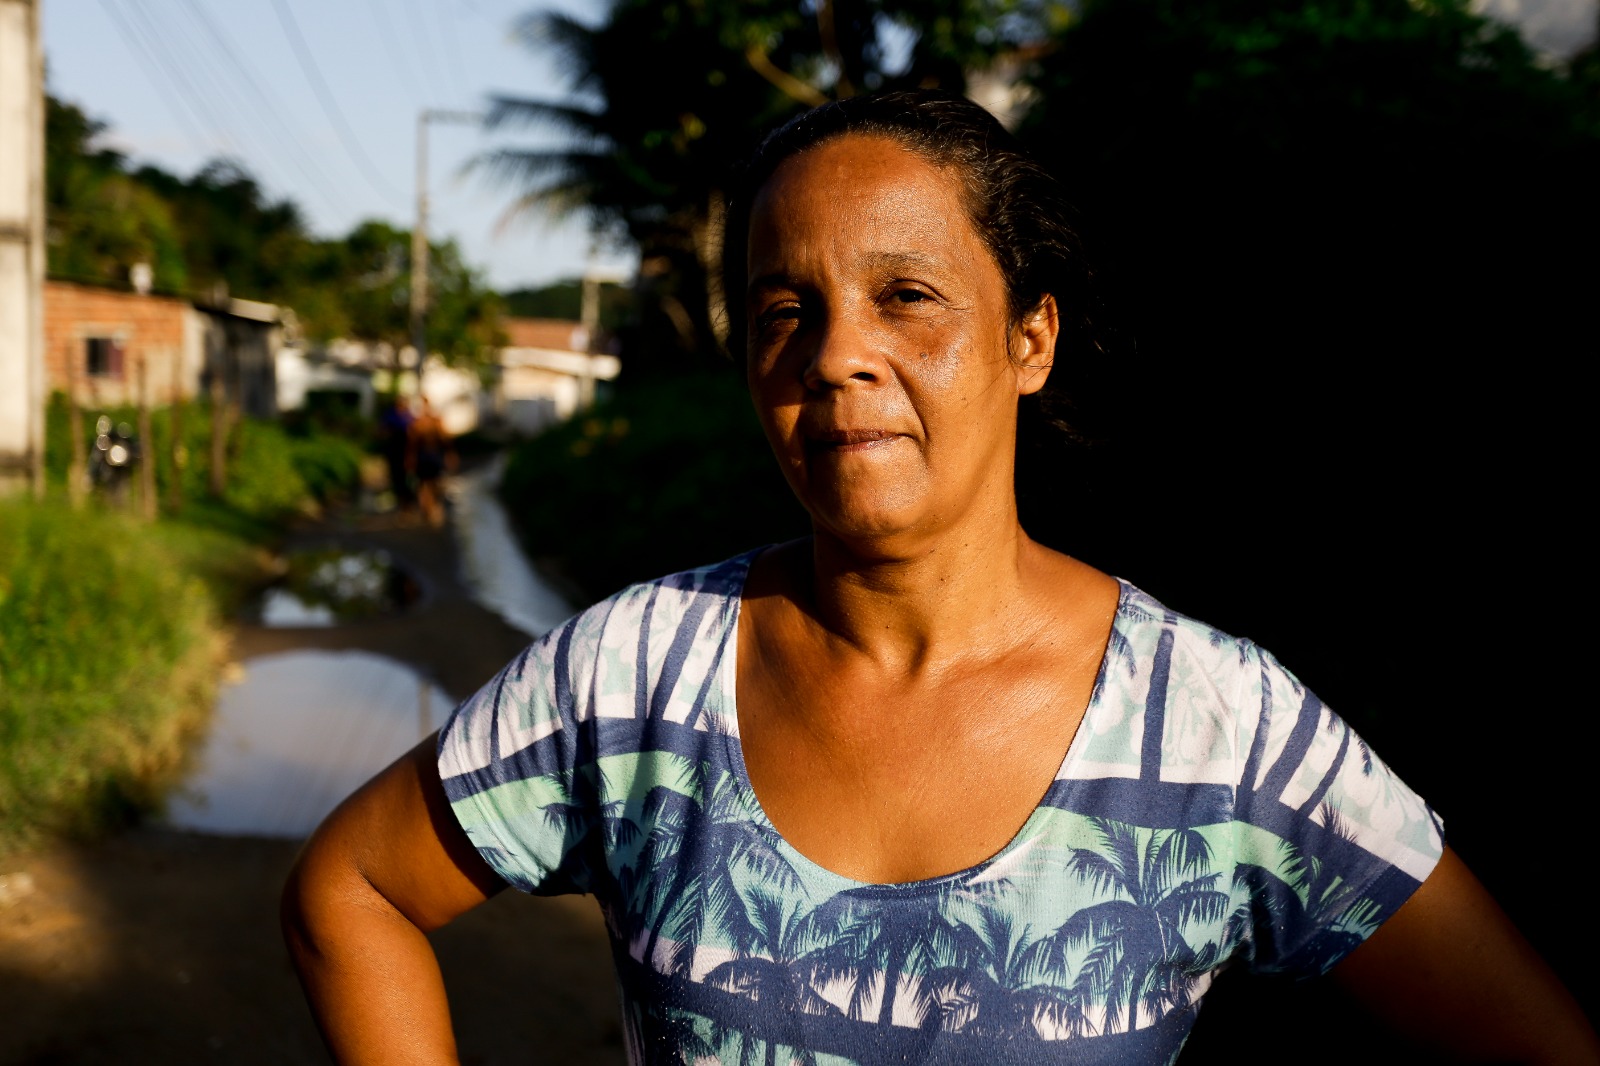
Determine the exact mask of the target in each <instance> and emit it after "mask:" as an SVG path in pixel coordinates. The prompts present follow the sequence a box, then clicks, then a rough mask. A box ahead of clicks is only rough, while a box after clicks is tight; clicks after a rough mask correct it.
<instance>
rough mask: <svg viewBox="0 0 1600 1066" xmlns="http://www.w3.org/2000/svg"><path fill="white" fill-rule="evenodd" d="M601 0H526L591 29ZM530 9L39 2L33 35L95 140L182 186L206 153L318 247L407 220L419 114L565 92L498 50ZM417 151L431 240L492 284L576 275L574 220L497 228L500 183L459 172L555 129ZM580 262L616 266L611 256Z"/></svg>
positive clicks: (577, 226) (442, 4) (490, 2)
mask: <svg viewBox="0 0 1600 1066" xmlns="http://www.w3.org/2000/svg"><path fill="white" fill-rule="evenodd" d="M602 3H603V0H559V2H557V3H553V4H552V3H545V4H541V5H539V6H540V8H541V9H547V8H555V9H558V10H562V11H566V12H568V13H571V14H574V15H577V16H578V17H580V18H588V19H592V18H593V17H594V16H595V14H596V13H597V12H598V11H599V10H601V9H602ZM533 8H534V5H532V4H529V3H526V2H525V0H321V2H319V3H312V2H310V0H251V2H249V3H244V2H240V0H42V6H41V12H42V29H41V34H42V37H43V43H44V52H45V63H46V69H47V79H48V85H49V90H50V92H51V93H53V94H54V95H56V96H59V97H61V98H63V99H66V100H69V101H71V102H73V103H75V104H77V105H78V106H80V107H82V108H83V109H84V110H86V111H87V112H88V113H89V114H90V115H91V116H92V117H94V118H97V119H100V120H102V121H104V122H107V123H109V125H110V127H111V128H110V131H109V134H108V137H107V142H108V143H109V144H111V145H112V146H114V147H116V148H118V149H120V150H122V151H124V152H126V153H127V154H128V155H129V156H130V157H131V158H132V159H133V160H134V162H135V163H146V162H148V163H154V164H156V165H158V166H161V167H163V168H165V169H168V170H172V171H175V172H177V173H179V174H182V175H185V176H187V175H189V174H192V173H193V172H194V171H196V170H197V169H199V168H200V167H201V166H202V165H204V163H205V162H206V161H208V160H210V159H214V158H216V157H218V156H228V157H231V158H234V159H238V160H240V161H242V162H243V163H244V165H245V167H246V169H248V170H249V171H250V172H251V173H252V174H253V175H254V176H255V177H256V178H257V180H258V181H260V182H261V183H262V185H263V186H264V187H265V189H266V190H267V192H268V194H269V195H270V196H273V197H274V198H281V197H288V198H290V199H292V200H294V201H295V202H296V203H298V204H299V205H300V208H301V209H302V211H303V212H304V214H305V216H306V218H307V221H308V222H309V223H310V225H311V227H312V229H313V230H314V231H315V232H317V233H318V234H320V235H323V236H333V235H337V234H342V233H345V232H347V231H348V230H350V229H351V228H352V227H353V226H354V225H355V224H356V223H357V222H360V221H361V220H363V219H367V218H374V217H376V218H384V219H387V220H389V221H392V222H394V223H396V224H399V225H402V226H405V227H409V226H411V224H412V221H413V219H414V218H415V212H416V154H415V153H416V125H417V114H418V112H419V111H420V110H421V109H423V108H429V109H441V108H442V109H453V110H460V111H468V112H472V111H477V112H481V111H482V110H483V109H484V107H485V106H486V104H487V102H488V99H489V98H490V96H492V95H494V94H505V95H513V96H529V97H545V98H550V99H561V98H563V97H565V96H566V95H567V86H566V83H565V81H564V79H563V78H562V77H561V76H560V75H559V73H558V71H557V70H556V69H555V68H554V65H553V64H552V62H551V59H550V57H549V56H546V55H541V54H538V53H536V52H534V51H532V50H530V49H529V48H528V47H526V46H525V45H524V44H522V43H520V42H518V41H516V40H514V39H513V36H512V28H513V26H514V25H515V24H516V23H517V22H518V21H519V19H520V18H521V17H522V16H523V15H525V14H526V13H528V12H529V11H530V10H533ZM282 11H287V13H288V15H289V16H290V19H289V20H288V22H287V26H288V27H289V28H286V23H285V21H282V20H280V17H279V13H280V12H282ZM296 31H298V34H299V37H300V40H301V42H302V43H303V45H304V52H305V54H306V56H307V57H308V58H307V60H306V62H307V63H308V64H309V73H308V67H307V66H303V65H302V60H301V58H300V53H299V52H298V51H297V48H296V45H295V42H294V38H293V36H292V35H293V34H294V33H295V32H296ZM319 81H320V83H321V86H322V87H325V94H319V92H318V88H319V84H318V83H319ZM324 99H328V100H331V108H330V107H325V105H324V103H323V100H324ZM428 141H429V145H428V147H429V163H430V167H429V192H430V209H429V214H430V221H429V227H428V229H429V233H430V235H431V236H433V237H435V238H436V239H437V238H441V237H453V238H455V239H456V240H457V241H458V242H459V243H460V244H461V246H462V248H463V250H464V251H465V253H466V258H467V261H468V262H469V263H471V264H472V265H473V266H475V267H477V268H478V269H480V270H483V271H484V272H485V273H486V274H487V276H488V279H489V281H490V283H491V284H492V285H494V286H495V287H496V288H499V289H502V290H505V289H512V288H518V287H521V286H525V285H539V284H544V283H548V282H551V281H555V280H558V279H561V278H564V277H573V276H577V275H578V274H580V273H582V272H583V270H584V269H585V266H586V264H587V263H588V262H589V257H590V248H591V240H590V238H589V235H588V230H587V228H586V226H585V224H584V222H583V220H582V219H568V220H565V221H557V220H552V219H549V218H548V217H545V216H542V215H532V216H528V215H524V216H522V218H521V219H520V220H519V221H516V222H512V223H511V224H509V225H508V224H506V223H505V215H506V213H507V209H508V207H509V206H510V204H511V203H512V201H513V200H514V199H515V195H514V192H513V190H512V189H510V188H506V187H502V186H497V185H495V184H493V183H491V182H490V181H488V180H487V179H486V178H483V177H479V176H473V175H464V174H463V172H462V171H463V167H464V166H465V165H466V164H467V163H468V162H469V161H470V160H471V159H472V158H473V157H474V156H476V155H478V154H479V153H481V152H483V151H484V150H486V149H488V148H491V147H494V146H497V145H503V144H511V145H530V144H537V143H541V142H542V143H544V144H546V145H556V144H559V143H560V138H559V136H558V135H557V134H555V133H553V132H540V131H534V132H528V131H518V132H514V133H507V132H497V133H493V134H491V133H486V132H484V131H482V130H480V129H477V128H476V127H474V126H471V125H459V124H451V123H444V122H433V123H430V124H429V135H428ZM595 262H596V265H597V266H599V267H600V268H602V269H607V270H628V269H631V266H632V265H633V261H632V257H631V256H630V255H628V254H626V253H618V252H616V251H614V250H613V251H610V252H609V253H607V252H606V251H605V250H602V253H601V254H600V255H599V256H598V257H597V259H596V260H595Z"/></svg>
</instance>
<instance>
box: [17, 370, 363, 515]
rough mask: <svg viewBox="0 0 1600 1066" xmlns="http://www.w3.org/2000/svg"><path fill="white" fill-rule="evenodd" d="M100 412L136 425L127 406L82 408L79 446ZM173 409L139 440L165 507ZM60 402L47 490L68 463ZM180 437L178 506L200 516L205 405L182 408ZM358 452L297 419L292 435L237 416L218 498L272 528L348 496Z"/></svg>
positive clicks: (54, 406)
mask: <svg viewBox="0 0 1600 1066" xmlns="http://www.w3.org/2000/svg"><path fill="white" fill-rule="evenodd" d="M100 415H105V416H107V417H109V418H110V419H111V420H112V421H113V422H118V423H127V424H128V425H129V426H130V427H136V426H137V425H138V415H137V412H136V411H135V410H134V409H133V408H131V407H86V408H84V410H83V426H82V429H83V434H84V441H83V446H84V447H85V448H89V447H92V446H93V441H94V435H95V429H94V425H95V421H96V419H97V418H98V417H99V416H100ZM173 416H174V412H173V410H172V408H170V407H162V408H157V409H154V410H152V411H151V412H150V430H151V434H152V436H153V437H154V440H153V441H146V442H141V443H142V444H143V446H144V454H145V461H147V462H154V463H155V473H156V493H157V496H158V497H159V499H160V501H161V506H162V507H163V508H166V507H167V506H168V504H169V501H170V499H171V497H170V486H171V481H172V478H173V476H174V470H173V448H172V438H173V423H174V417H173ZM68 422H69V419H68V413H67V403H66V397H64V396H63V395H62V394H60V393H57V394H55V395H54V396H52V397H51V401H50V410H49V420H48V423H47V426H46V449H45V452H46V469H47V476H48V480H49V483H50V484H51V485H52V486H53V487H57V488H65V486H66V482H67V469H68V464H69V461H70V443H71V442H70V430H69V427H68ZM178 428H179V431H180V432H181V437H182V439H181V441H180V447H179V449H178V455H179V457H180V462H179V469H178V471H177V476H178V478H179V488H180V489H181V496H182V499H183V501H184V505H185V506H187V505H189V504H191V503H193V504H197V505H198V506H199V509H200V512H201V514H202V515H206V514H213V513H214V512H215V504H216V503H217V502H218V501H214V500H212V499H211V498H210V485H209V472H210V467H209V462H210V454H211V411H210V409H209V407H207V406H206V405H205V404H199V403H191V404H187V405H185V407H184V409H183V412H182V415H181V419H180V420H179V427H178ZM361 456H362V447H361V445H359V444H357V443H356V442H355V441H353V440H349V439H347V438H345V437H341V436H335V435H331V434H328V433H324V432H322V431H320V430H319V429H317V428H316V426H315V424H313V423H310V422H306V421H304V420H302V421H301V422H299V423H297V424H296V426H295V431H291V430H290V429H287V428H285V427H284V426H281V425H279V424H277V423H275V422H264V421H260V420H258V419H252V418H246V419H242V420H241V421H240V422H239V423H238V424H237V425H236V426H234V427H233V429H232V431H231V432H230V434H229V442H228V483H227V489H226V491H225V492H224V494H223V499H222V500H221V501H220V502H221V503H222V504H223V505H224V506H225V507H227V508H228V509H231V510H232V511H233V512H235V513H234V514H233V515H232V516H230V517H231V518H232V519H233V520H234V521H235V522H236V521H237V520H239V519H244V520H246V521H250V522H256V523H266V524H271V523H275V522H280V521H282V520H283V519H284V518H285V517H287V516H289V515H291V514H294V513H297V512H299V511H301V510H303V509H304V508H305V507H306V506H307V504H308V503H312V502H327V501H329V500H332V499H335V498H337V497H339V496H341V495H345V494H348V493H351V492H354V491H355V489H356V487H357V486H358V484H359V483H360V465H361Z"/></svg>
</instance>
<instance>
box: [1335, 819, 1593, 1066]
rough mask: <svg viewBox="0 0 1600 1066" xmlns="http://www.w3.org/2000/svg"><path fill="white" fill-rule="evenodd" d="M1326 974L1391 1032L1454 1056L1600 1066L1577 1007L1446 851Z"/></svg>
mask: <svg viewBox="0 0 1600 1066" xmlns="http://www.w3.org/2000/svg"><path fill="white" fill-rule="evenodd" d="M1333 975H1334V977H1335V978H1336V979H1337V980H1338V981H1339V982H1340V984H1341V985H1342V986H1343V987H1344V988H1345V989H1346V990H1347V991H1348V992H1349V993H1350V994H1352V995H1353V996H1355V997H1356V998H1357V999H1358V1000H1360V1001H1361V1002H1362V1003H1363V1004H1365V1005H1366V1007H1367V1008H1368V1009H1369V1010H1371V1011H1372V1013H1373V1014H1375V1015H1377V1016H1378V1017H1379V1018H1380V1019H1382V1020H1383V1021H1384V1022H1385V1023H1387V1024H1388V1025H1389V1026H1391V1027H1392V1028H1393V1029H1394V1030H1395V1031H1396V1032H1397V1033H1400V1034H1404V1035H1405V1036H1406V1037H1408V1038H1410V1039H1413V1040H1415V1041H1417V1042H1418V1044H1420V1045H1423V1046H1426V1047H1429V1048H1437V1049H1439V1050H1440V1051H1444V1052H1446V1053H1448V1054H1451V1055H1453V1056H1457V1057H1459V1058H1461V1059H1462V1060H1465V1061H1476V1062H1518V1063H1563V1064H1569V1063H1570V1064H1580V1063H1582V1064H1600V1039H1597V1038H1596V1036H1595V1032H1594V1030H1593V1029H1592V1028H1591V1027H1590V1025H1589V1023H1588V1021H1587V1019H1585V1017H1584V1015H1583V1011H1582V1010H1581V1009H1579V1007H1578V1004H1577V1002H1576V1001H1575V1000H1574V999H1573V998H1572V995H1571V994H1570V993H1569V992H1568V991H1567V990H1566V989H1565V988H1564V987H1563V986H1562V984H1561V982H1560V980H1558V979H1557V977H1556V975H1555V974H1554V973H1553V972H1552V971H1551V969H1550V967H1549V966H1547V965H1546V964H1545V962H1544V960H1543V959H1541V958H1540V957H1539V956H1538V954H1537V953H1535V952H1534V950H1533V948H1532V947H1531V946H1530V945H1529V944H1528V942H1527V941H1526V940H1524V939H1523V937H1522V934H1521V933H1519V932H1517V929H1516V927H1515V926H1513V925H1512V924H1511V920H1510V919H1509V918H1507V917H1506V915H1505V912H1504V911H1502V910H1501V909H1500V907H1499V905H1498V904H1496V903H1495V901H1494V899H1493V897H1491V896H1490V895H1489V893H1488V892H1487V891H1486V890H1485V889H1484V887H1483V886H1482V885H1481V884H1479V883H1478V879H1477V878H1475V877H1473V876H1472V872H1471V871H1470V870H1468V869H1467V867H1466V865H1465V864H1464V863H1463V862H1462V861H1461V860H1460V859H1459V858H1457V857H1456V854H1455V852H1453V851H1451V850H1450V849H1449V848H1446V849H1445V851H1444V855H1443V856H1442V857H1441V858H1440V860H1439V865H1438V866H1437V867H1435V868H1434V871H1433V873H1432V874H1430V875H1429V876H1428V879H1427V880H1426V881H1424V882H1423V884H1422V887H1421V888H1419V889H1417V891H1416V894H1415V895H1413V896H1412V897H1411V899H1409V900H1407V901H1406V903H1405V905H1404V906H1402V907H1401V908H1400V909H1399V910H1398V911H1396V912H1395V914H1394V916H1393V917H1392V918H1390V919H1389V920H1388V921H1387V922H1384V923H1383V925H1382V926H1380V927H1379V928H1378V931H1377V932H1376V933H1374V934H1373V935H1372V936H1371V938H1369V939H1368V940H1367V942H1366V943H1365V944H1363V945H1361V946H1360V947H1359V948H1357V949H1356V950H1355V951H1354V952H1352V953H1351V954H1350V956H1349V957H1348V958H1347V959H1345V960H1344V961H1343V962H1341V963H1340V964H1339V965H1338V966H1336V967H1335V968H1334V970H1333Z"/></svg>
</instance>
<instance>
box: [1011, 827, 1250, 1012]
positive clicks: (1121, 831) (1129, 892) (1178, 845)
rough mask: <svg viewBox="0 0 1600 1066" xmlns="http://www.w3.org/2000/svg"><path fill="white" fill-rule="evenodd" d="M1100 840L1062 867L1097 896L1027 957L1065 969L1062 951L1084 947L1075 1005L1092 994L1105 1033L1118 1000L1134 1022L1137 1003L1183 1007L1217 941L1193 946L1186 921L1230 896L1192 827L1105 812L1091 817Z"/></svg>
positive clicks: (1223, 908) (1216, 912) (1076, 851)
mask: <svg viewBox="0 0 1600 1066" xmlns="http://www.w3.org/2000/svg"><path fill="white" fill-rule="evenodd" d="M1090 821H1091V823H1092V824H1093V825H1094V828H1095V830H1096V832H1097V833H1098V834H1099V836H1100V839H1101V841H1102V842H1103V847H1102V848H1101V849H1091V848H1073V849H1072V857H1071V858H1070V859H1069V860H1068V861H1067V868H1068V870H1069V871H1071V872H1072V873H1073V874H1075V875H1076V876H1077V877H1079V878H1080V879H1081V880H1082V881H1083V882H1084V883H1086V884H1087V885H1089V886H1090V887H1092V888H1094V889H1095V890H1096V891H1097V892H1099V893H1100V894H1101V895H1102V896H1109V897H1112V898H1109V899H1105V900H1104V901H1103V902H1100V903H1096V904H1094V905H1092V906H1089V907H1086V908H1084V909H1082V910H1080V911H1078V912H1077V913H1076V914H1074V915H1073V916H1072V917H1071V918H1069V919H1067V921H1066V922H1065V923H1063V924H1062V925H1061V926H1060V927H1059V928H1058V929H1057V930H1056V931H1055V932H1054V933H1052V934H1051V935H1049V936H1047V937H1043V938H1041V939H1040V940H1038V941H1037V942H1036V943H1034V944H1032V945H1031V946H1030V947H1029V948H1028V949H1027V951H1026V952H1024V954H1025V956H1026V957H1027V962H1028V963H1029V964H1030V965H1034V966H1038V967H1040V968H1041V969H1047V970H1052V971H1054V972H1056V973H1064V972H1065V971H1066V969H1067V966H1068V955H1069V952H1071V951H1073V950H1077V949H1081V948H1082V947H1084V946H1088V948H1089V952H1088V954H1087V956H1086V957H1085V958H1084V960H1083V962H1082V964H1081V966H1080V968H1079V971H1078V977H1077V980H1076V981H1075V982H1074V983H1073V991H1074V994H1075V995H1076V997H1077V1002H1078V1006H1080V1007H1084V1008H1086V1007H1087V1006H1088V1005H1089V1003H1090V1000H1091V997H1092V998H1093V999H1094V1000H1096V1001H1098V1002H1099V1003H1102V1004H1103V1005H1104V1007H1105V1011H1106V1017H1105V1025H1104V1031H1105V1032H1115V1031H1116V1029H1117V1019H1118V1018H1119V1016H1120V1014H1121V1008H1122V1006H1123V1004H1126V1006H1127V1011H1128V1014H1127V1023H1126V1025H1124V1026H1123V1027H1122V1028H1123V1031H1125V1032H1132V1031H1133V1029H1134V1028H1136V1027H1137V1025H1138V1020H1139V1007H1140V1004H1141V1003H1142V1004H1143V1005H1144V1006H1145V1008H1146V1009H1147V1010H1148V1011H1149V1012H1150V1013H1152V1014H1155V1015H1157V1016H1159V1015H1160V1014H1163V1013H1165V1012H1166V1011H1167V1010H1172V1009H1176V1008H1179V1007H1184V1006H1187V1005H1188V1003H1189V1001H1190V995H1191V987H1192V983H1191V978H1190V974H1191V973H1192V972H1194V971H1195V970H1197V969H1204V968H1206V966H1208V965H1209V964H1210V963H1211V962H1213V961H1214V959H1213V958H1212V956H1213V955H1214V954H1215V952H1214V949H1212V950H1207V948H1206V947H1202V948H1201V949H1199V950H1196V949H1195V948H1193V947H1191V946H1190V945H1189V943H1188V942H1187V941H1186V940H1185V939H1184V937H1183V927H1184V926H1185V925H1187V924H1189V923H1191V922H1196V921H1199V922H1217V921H1220V920H1221V919H1222V918H1223V916H1224V915H1226V914H1227V913H1228V906H1229V902H1230V901H1229V897H1228V894H1227V893H1226V892H1222V891H1219V890H1218V889H1217V887H1216V884H1217V881H1218V879H1219V878H1220V877H1221V876H1222V874H1221V873H1220V872H1218V871H1213V870H1212V869H1211V866H1212V862H1211V849H1210V847H1209V846H1208V845H1207V844H1206V841H1205V838H1204V837H1203V836H1201V835H1200V833H1198V832H1196V831H1195V830H1192V829H1172V830H1145V829H1137V828H1135V827H1133V826H1129V825H1125V824H1124V823H1121V822H1115V821H1112V820H1110V819H1107V818H1093V819H1091V820H1090Z"/></svg>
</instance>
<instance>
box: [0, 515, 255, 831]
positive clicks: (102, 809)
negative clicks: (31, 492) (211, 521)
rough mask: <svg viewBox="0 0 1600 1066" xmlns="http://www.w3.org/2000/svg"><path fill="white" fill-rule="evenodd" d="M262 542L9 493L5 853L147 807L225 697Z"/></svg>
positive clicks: (118, 820) (111, 823)
mask: <svg viewBox="0 0 1600 1066" xmlns="http://www.w3.org/2000/svg"><path fill="white" fill-rule="evenodd" d="M263 565H264V553H262V552H261V550H260V549H259V548H258V547H256V546H254V545H251V544H250V543H249V542H247V541H243V540H240V539H239V538H237V537H233V536H231V535H228V534H225V533H222V532H218V531H215V530H207V529H200V528H195V527H184V526H177V525H171V524H154V525H152V524H148V523H141V522H138V521H136V520H134V519H133V518H131V517H129V516H127V515H124V514H121V513H117V512H111V511H107V510H104V509H101V508H98V507H85V508H81V509H71V508H68V507H67V506H65V505H64V504H62V503H51V502H47V503H43V504H39V503H34V502H32V501H30V500H25V499H20V498H16V499H6V500H0V751H3V752H4V753H5V759H4V761H3V762H0V853H5V852H8V851H14V850H17V849H19V848H21V847H24V846H26V845H28V844H31V843H34V842H35V841H37V840H38V839H39V838H40V837H42V836H45V835H68V836H81V835H86V834H91V833H94V832H97V831H102V830H105V829H107V828H112V827H115V826H117V825H120V824H123V823H125V822H127V821H129V820H130V819H131V818H133V817H134V816H136V814H137V813H138V812H139V811H142V810H145V809H148V808H149V807H151V806H152V805H153V804H154V803H155V802H156V801H157V800H158V799H159V795H160V789H161V788H162V787H163V785H164V784H165V783H166V782H167V781H168V780H169V778H170V776H171V775H172V774H173V773H174V772H175V771H176V769H177V768H178V766H179V765H180V764H181V762H182V759H183V755H184V752H185V751H186V750H187V748H188V742H189V740H190V739H191V738H192V737H193V736H194V734H195V733H196V731H197V730H198V729H200V728H201V726H202V725H203V724H204V722H205V720H206V716H207V715H208V714H209V711H210V707H211V703H212V699H213V697H214V694H215V693H214V685H215V679H216V677H217V673H218V667H219V666H220V663H221V659H222V656H223V655H224V654H225V651H226V648H225V643H224V637H223V635H222V630H221V629H220V628H219V627H218V625H217V624H216V622H217V619H218V617H219V615H220V612H221V611H222V610H223V608H224V607H225V606H226V605H227V604H229V603H230V602H231V601H232V599H233V598H234V597H235V596H236V595H238V590H239V589H241V588H243V587H244V586H245V585H246V584H247V583H249V582H251V581H255V580H259V579H260V576H261V574H262V573H263Z"/></svg>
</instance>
